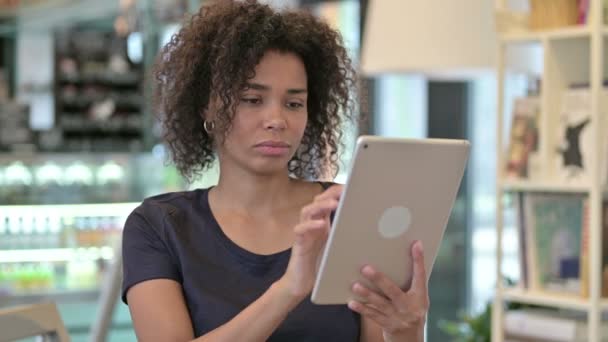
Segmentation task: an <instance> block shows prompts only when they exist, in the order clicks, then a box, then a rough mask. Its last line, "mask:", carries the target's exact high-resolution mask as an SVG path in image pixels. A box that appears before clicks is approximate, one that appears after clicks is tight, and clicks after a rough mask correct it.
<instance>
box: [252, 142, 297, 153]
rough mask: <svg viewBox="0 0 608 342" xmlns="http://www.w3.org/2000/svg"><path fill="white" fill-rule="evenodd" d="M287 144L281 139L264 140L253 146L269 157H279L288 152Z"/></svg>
mask: <svg viewBox="0 0 608 342" xmlns="http://www.w3.org/2000/svg"><path fill="white" fill-rule="evenodd" d="M289 147H290V146H289V144H288V143H286V142H283V141H264V142H261V143H259V144H256V145H255V146H254V149H255V150H256V151H258V152H259V153H261V154H262V155H265V156H269V157H281V156H284V155H286V154H288V153H289Z"/></svg>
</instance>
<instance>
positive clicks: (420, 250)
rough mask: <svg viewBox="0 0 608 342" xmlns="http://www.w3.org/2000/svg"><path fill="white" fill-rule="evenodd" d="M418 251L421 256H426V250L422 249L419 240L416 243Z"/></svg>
mask: <svg viewBox="0 0 608 342" xmlns="http://www.w3.org/2000/svg"><path fill="white" fill-rule="evenodd" d="M416 249H417V250H418V253H419V254H420V255H422V254H424V248H423V247H422V241H420V240H418V241H417V242H416Z"/></svg>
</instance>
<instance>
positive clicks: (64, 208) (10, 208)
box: [0, 202, 139, 260]
mask: <svg viewBox="0 0 608 342" xmlns="http://www.w3.org/2000/svg"><path fill="white" fill-rule="evenodd" d="M138 205H139V203H135V202H131V203H129V202H127V203H100V204H40V205H7V206H0V208H1V209H2V213H9V216H30V215H33V214H34V213H35V214H36V215H42V216H44V215H47V213H48V214H53V215H54V216H73V217H83V216H91V217H102V216H124V217H126V216H127V215H129V213H130V212H131V211H133V209H135V207H137V206H138ZM0 260H1V259H0Z"/></svg>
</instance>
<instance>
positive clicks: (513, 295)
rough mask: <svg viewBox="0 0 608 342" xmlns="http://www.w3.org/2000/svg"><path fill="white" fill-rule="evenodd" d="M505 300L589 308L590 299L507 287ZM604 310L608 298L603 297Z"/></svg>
mask: <svg viewBox="0 0 608 342" xmlns="http://www.w3.org/2000/svg"><path fill="white" fill-rule="evenodd" d="M502 297H503V300H505V301H512V302H518V303H525V304H534V305H543V306H548V307H554V308H561V309H575V310H587V309H588V308H589V307H590V300H589V299H587V298H580V297H575V296H567V295H552V294H547V293H544V292H534V291H525V290H521V289H506V290H503V293H502ZM600 306H601V308H602V310H608V300H606V299H602V301H601V304H600Z"/></svg>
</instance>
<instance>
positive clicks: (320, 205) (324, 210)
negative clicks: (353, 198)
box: [300, 198, 338, 222]
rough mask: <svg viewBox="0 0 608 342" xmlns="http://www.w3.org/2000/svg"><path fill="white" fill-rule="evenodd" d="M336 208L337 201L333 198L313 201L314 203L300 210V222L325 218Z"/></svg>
mask: <svg viewBox="0 0 608 342" xmlns="http://www.w3.org/2000/svg"><path fill="white" fill-rule="evenodd" d="M337 208H338V200H337V199H335V198H323V199H321V200H315V202H313V203H311V204H309V205H307V206H305V207H304V208H302V211H301V213H300V221H301V222H303V221H306V220H310V219H320V218H325V217H326V216H328V215H329V214H331V212H332V211H334V210H336V209H337Z"/></svg>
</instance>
